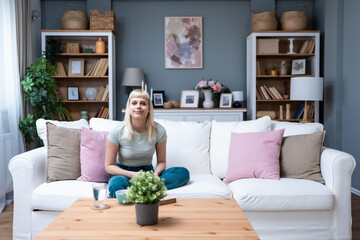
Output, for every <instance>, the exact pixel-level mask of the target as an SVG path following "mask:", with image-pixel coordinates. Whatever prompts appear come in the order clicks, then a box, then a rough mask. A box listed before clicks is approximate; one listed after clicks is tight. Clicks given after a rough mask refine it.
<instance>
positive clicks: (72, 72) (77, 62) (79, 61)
mask: <svg viewBox="0 0 360 240" xmlns="http://www.w3.org/2000/svg"><path fill="white" fill-rule="evenodd" d="M84 62H85V59H84V58H70V59H69V74H68V75H69V76H84Z"/></svg>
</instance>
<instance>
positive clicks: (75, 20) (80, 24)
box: [60, 3, 88, 30]
mask: <svg viewBox="0 0 360 240" xmlns="http://www.w3.org/2000/svg"><path fill="white" fill-rule="evenodd" d="M69 6H73V7H75V8H76V10H75V11H66V12H63V13H62V15H61V20H60V24H61V28H62V29H63V30H86V29H88V19H87V16H86V13H85V12H83V11H79V10H78V8H77V7H76V5H74V4H72V3H68V4H66V7H67V8H68V7H69Z"/></svg>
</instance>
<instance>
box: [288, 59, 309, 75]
mask: <svg viewBox="0 0 360 240" xmlns="http://www.w3.org/2000/svg"><path fill="white" fill-rule="evenodd" d="M305 69H306V59H293V60H292V65H291V75H304V74H305Z"/></svg>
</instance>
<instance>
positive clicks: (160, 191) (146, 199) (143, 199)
mask: <svg viewBox="0 0 360 240" xmlns="http://www.w3.org/2000/svg"><path fill="white" fill-rule="evenodd" d="M130 183H131V186H130V187H128V188H127V190H128V192H127V194H126V198H127V200H129V201H131V202H135V203H143V204H149V203H158V202H160V200H161V199H162V198H164V197H165V196H166V193H165V191H166V187H165V183H164V179H160V177H158V176H155V175H154V173H153V171H149V172H144V171H142V170H141V171H140V172H139V175H138V176H137V177H134V178H132V179H130Z"/></svg>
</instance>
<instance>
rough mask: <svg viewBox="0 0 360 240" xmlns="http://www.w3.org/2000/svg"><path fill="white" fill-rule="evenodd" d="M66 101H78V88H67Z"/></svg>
mask: <svg viewBox="0 0 360 240" xmlns="http://www.w3.org/2000/svg"><path fill="white" fill-rule="evenodd" d="M67 100H69V101H76V100H79V87H70V86H68V87H67Z"/></svg>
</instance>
